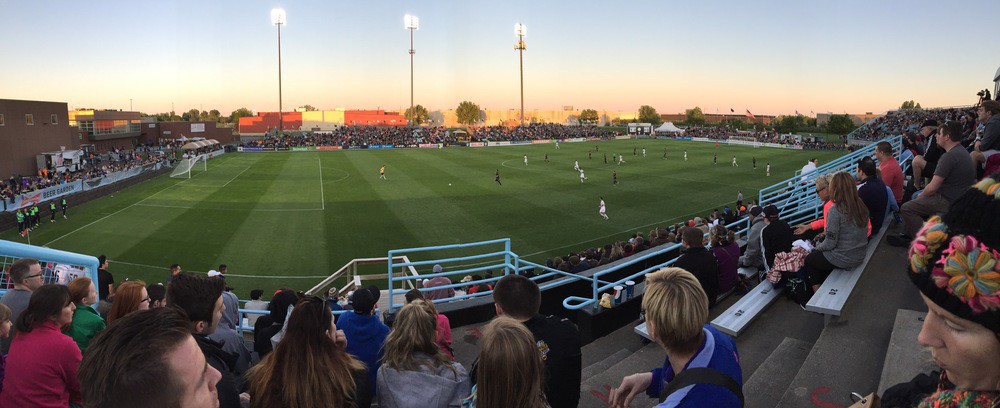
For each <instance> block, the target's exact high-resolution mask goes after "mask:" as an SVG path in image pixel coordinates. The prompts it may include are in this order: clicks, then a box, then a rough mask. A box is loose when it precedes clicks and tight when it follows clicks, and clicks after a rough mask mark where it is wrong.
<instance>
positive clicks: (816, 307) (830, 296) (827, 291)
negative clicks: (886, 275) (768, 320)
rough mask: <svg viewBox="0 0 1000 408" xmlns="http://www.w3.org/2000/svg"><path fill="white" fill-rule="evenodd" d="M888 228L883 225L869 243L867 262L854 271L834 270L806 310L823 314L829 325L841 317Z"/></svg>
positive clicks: (887, 225) (886, 224)
mask: <svg viewBox="0 0 1000 408" xmlns="http://www.w3.org/2000/svg"><path fill="white" fill-rule="evenodd" d="M888 228H889V223H888V222H886V223H885V224H883V225H882V229H881V230H879V232H878V233H877V234H875V235H874V236H872V237H871V240H869V241H868V249H867V251H866V252H865V260H864V261H863V262H861V265H858V266H857V267H855V268H853V269H834V270H833V272H831V273H830V276H828V277H827V278H826V280H825V281H823V284H822V285H820V287H819V289H818V290H817V291H816V294H814V295H813V297H812V298H811V299H809V302H808V303H806V310H808V311H810V312H815V313H819V314H822V315H823V316H824V317H825V321H826V322H827V323H829V321H830V319H831V317H832V316H840V312H841V310H843V309H844V304H846V303H847V299H848V298H850V297H851V292H853V291H854V287H855V286H856V285H857V284H858V280H859V279H861V273H862V272H864V270H865V266H867V265H868V260H870V259H871V257H872V254H874V253H875V248H878V244H879V242H881V241H882V237H883V236H884V235H885V231H886V229H888Z"/></svg>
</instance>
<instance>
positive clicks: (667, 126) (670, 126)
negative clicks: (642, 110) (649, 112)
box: [654, 122, 683, 133]
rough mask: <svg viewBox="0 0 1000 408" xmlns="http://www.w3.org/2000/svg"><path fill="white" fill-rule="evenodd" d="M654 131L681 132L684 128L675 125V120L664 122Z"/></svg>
mask: <svg viewBox="0 0 1000 408" xmlns="http://www.w3.org/2000/svg"><path fill="white" fill-rule="evenodd" d="M654 132H659V133H681V132H683V130H681V128H679V127H677V126H674V123H673V122H664V123H663V124H662V125H660V127H658V128H656V130H654Z"/></svg>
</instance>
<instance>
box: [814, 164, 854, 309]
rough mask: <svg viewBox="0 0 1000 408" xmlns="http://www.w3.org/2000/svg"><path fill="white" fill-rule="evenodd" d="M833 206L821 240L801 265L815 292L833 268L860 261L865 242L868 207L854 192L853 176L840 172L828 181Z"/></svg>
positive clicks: (848, 265)
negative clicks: (803, 264)
mask: <svg viewBox="0 0 1000 408" xmlns="http://www.w3.org/2000/svg"><path fill="white" fill-rule="evenodd" d="M830 189H831V190H833V191H832V192H831V197H830V199H831V200H832V201H833V203H834V204H833V206H832V207H830V212H829V214H827V217H828V218H827V220H826V232H825V233H824V234H825V237H824V238H823V241H822V242H820V243H819V244H817V245H816V248H815V249H813V251H812V252H810V253H809V255H808V256H806V260H805V266H803V269H804V270H805V272H806V276H808V282H809V284H810V285H812V289H813V291H814V292H815V291H816V290H817V289H819V285H820V284H822V283H823V281H824V280H826V277H827V276H830V272H833V270H834V269H837V268H843V269H849V268H853V267H855V266H858V265H861V263H862V262H864V259H865V247H866V246H867V245H868V207H866V206H865V203H864V202H863V201H861V197H860V196H858V190H857V188H856V187H855V182H854V177H851V175H849V174H847V173H844V172H840V173H837V174H836V175H834V176H833V181H832V182H831V183H830Z"/></svg>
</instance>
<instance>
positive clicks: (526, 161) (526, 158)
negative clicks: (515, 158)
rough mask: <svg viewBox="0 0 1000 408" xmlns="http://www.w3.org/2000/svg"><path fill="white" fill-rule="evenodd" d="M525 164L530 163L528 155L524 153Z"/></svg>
mask: <svg viewBox="0 0 1000 408" xmlns="http://www.w3.org/2000/svg"><path fill="white" fill-rule="evenodd" d="M524 165H525V166H527V165H528V155H524Z"/></svg>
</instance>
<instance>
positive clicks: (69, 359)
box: [0, 285, 83, 408]
mask: <svg viewBox="0 0 1000 408" xmlns="http://www.w3.org/2000/svg"><path fill="white" fill-rule="evenodd" d="M74 310H76V305H74V304H73V302H72V301H71V300H70V295H69V289H68V288H67V287H66V286H63V285H43V286H42V287H41V288H39V289H38V290H36V291H35V292H34V293H32V295H31V299H30V300H29V301H28V308H27V309H25V310H24V312H22V313H21V315H20V316H18V318H17V323H16V325H17V335H16V336H15V337H14V341H13V342H12V343H11V345H10V352H9V353H8V354H7V368H6V375H5V376H4V379H3V392H2V393H0V408H8V407H9V408H15V407H38V408H49V407H51V408H57V407H58V408H63V407H66V406H67V405H69V404H76V405H82V398H81V394H80V381H79V379H77V370H78V369H79V367H80V360H81V359H82V358H83V355H82V354H81V353H80V348H79V347H78V346H77V345H76V343H75V342H73V339H72V338H70V337H69V336H67V335H65V334H63V333H62V331H61V328H62V327H63V326H66V325H68V324H70V323H71V322H72V321H73V311H74Z"/></svg>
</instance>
